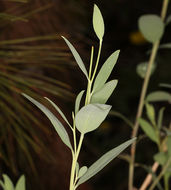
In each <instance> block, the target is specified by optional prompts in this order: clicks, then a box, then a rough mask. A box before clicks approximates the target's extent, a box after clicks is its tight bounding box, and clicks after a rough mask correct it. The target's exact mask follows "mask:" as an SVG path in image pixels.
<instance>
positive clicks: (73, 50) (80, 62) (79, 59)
mask: <svg viewBox="0 0 171 190" xmlns="http://www.w3.org/2000/svg"><path fill="white" fill-rule="evenodd" d="M62 38H63V39H64V40H65V42H66V44H67V45H68V47H69V48H70V50H71V52H72V54H73V56H74V58H75V60H76V62H77V64H78V66H79V67H80V69H81V70H82V72H83V73H84V74H85V76H86V78H87V79H88V73H87V70H86V68H85V66H84V63H83V61H82V59H81V57H80V55H79V54H78V52H77V50H76V49H75V48H74V46H73V45H72V44H71V43H70V42H69V41H68V40H67V39H66V38H65V37H64V36H62Z"/></svg>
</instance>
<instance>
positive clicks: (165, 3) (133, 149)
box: [128, 0, 169, 190]
mask: <svg viewBox="0 0 171 190" xmlns="http://www.w3.org/2000/svg"><path fill="white" fill-rule="evenodd" d="M168 2H169V1H168V0H163V6H162V11H161V18H162V20H163V21H164V19H165V16H166V13H167V8H168ZM159 44H160V41H156V42H155V43H154V44H153V46H152V51H151V55H150V59H149V62H148V67H147V72H146V75H145V78H144V82H143V86H142V90H141V95H140V100H139V105H138V109H137V115H136V119H135V124H134V128H133V131H132V138H134V137H136V136H137V133H138V129H139V122H138V119H139V118H140V117H141V115H142V112H143V107H144V100H145V96H146V92H147V88H148V85H149V81H150V75H151V68H152V66H153V64H154V61H155V58H156V55H157V51H158V48H159ZM135 152H136V142H133V144H132V145H131V160H130V165H129V184H128V187H129V190H133V180H134V162H135Z"/></svg>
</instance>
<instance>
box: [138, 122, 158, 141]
mask: <svg viewBox="0 0 171 190" xmlns="http://www.w3.org/2000/svg"><path fill="white" fill-rule="evenodd" d="M139 124H140V126H141V128H142V130H143V131H144V133H145V134H146V135H147V136H148V137H149V138H150V139H151V140H152V141H153V142H155V143H158V138H157V134H156V132H155V130H154V128H153V127H152V126H151V125H150V124H149V123H148V122H147V121H146V120H144V119H142V118H140V119H139Z"/></svg>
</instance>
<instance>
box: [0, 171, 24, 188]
mask: <svg viewBox="0 0 171 190" xmlns="http://www.w3.org/2000/svg"><path fill="white" fill-rule="evenodd" d="M2 176H3V181H2V180H0V185H1V187H2V189H3V190H25V189H26V184H25V177H24V175H22V176H21V177H20V178H19V179H18V181H17V183H16V186H15V185H14V184H13V182H12V181H11V179H10V178H9V177H8V176H7V175H6V174H3V175H2Z"/></svg>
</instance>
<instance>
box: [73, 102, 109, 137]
mask: <svg viewBox="0 0 171 190" xmlns="http://www.w3.org/2000/svg"><path fill="white" fill-rule="evenodd" d="M110 109H111V106H110V105H106V104H88V105H87V106H84V107H82V108H81V109H80V111H79V112H78V113H77V115H76V117H75V124H76V128H77V129H78V130H79V131H80V133H83V134H85V133H88V132H90V131H93V130H95V129H96V128H98V127H99V126H100V124H101V123H102V122H103V121H104V119H105V118H106V116H107V114H108V113H109V111H110Z"/></svg>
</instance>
